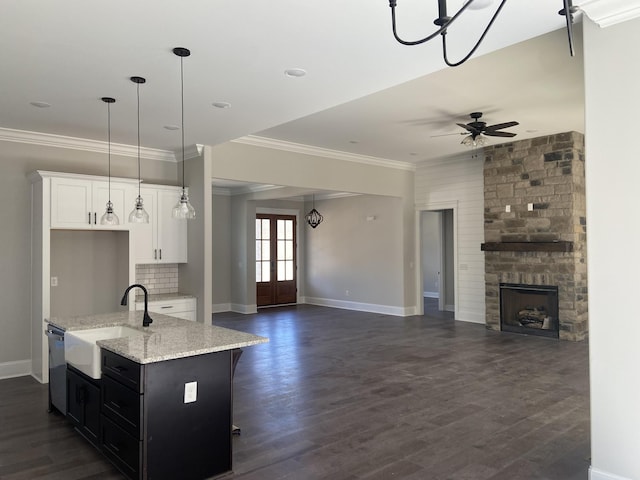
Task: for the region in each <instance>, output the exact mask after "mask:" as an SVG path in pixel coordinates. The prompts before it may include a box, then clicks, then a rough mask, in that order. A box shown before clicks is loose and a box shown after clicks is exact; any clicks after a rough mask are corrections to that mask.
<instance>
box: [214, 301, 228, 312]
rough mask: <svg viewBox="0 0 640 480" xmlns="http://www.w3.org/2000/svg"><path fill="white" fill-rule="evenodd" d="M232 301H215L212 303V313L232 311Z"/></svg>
mask: <svg viewBox="0 0 640 480" xmlns="http://www.w3.org/2000/svg"><path fill="white" fill-rule="evenodd" d="M230 311H231V304H230V303H214V304H213V305H211V313H220V312H230Z"/></svg>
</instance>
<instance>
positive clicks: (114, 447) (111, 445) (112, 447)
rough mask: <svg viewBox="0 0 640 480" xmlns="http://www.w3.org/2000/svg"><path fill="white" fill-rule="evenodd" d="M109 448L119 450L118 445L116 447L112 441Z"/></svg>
mask: <svg viewBox="0 0 640 480" xmlns="http://www.w3.org/2000/svg"><path fill="white" fill-rule="evenodd" d="M109 448H110V449H111V450H113V451H114V452H119V451H120V449H119V448H118V447H116V446H115V445H114V444H113V443H109Z"/></svg>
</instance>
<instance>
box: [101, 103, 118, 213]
mask: <svg viewBox="0 0 640 480" xmlns="http://www.w3.org/2000/svg"><path fill="white" fill-rule="evenodd" d="M102 101H103V102H104V103H106V104H107V132H108V133H107V144H108V157H109V200H107V208H106V210H105V212H104V215H102V217H101V218H100V225H119V224H120V219H119V218H118V215H116V214H115V213H114V212H113V203H111V104H112V103H115V101H116V99H115V98H111V97H102Z"/></svg>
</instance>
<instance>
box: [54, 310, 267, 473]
mask: <svg viewBox="0 0 640 480" xmlns="http://www.w3.org/2000/svg"><path fill="white" fill-rule="evenodd" d="M142 315H143V313H142V312H139V311H138V312H135V311H128V312H118V313H110V314H100V315H87V316H76V317H66V318H51V319H50V320H49V323H50V324H52V325H54V326H56V327H58V328H60V329H62V330H65V332H73V331H78V330H87V329H92V328H101V327H109V326H127V327H130V328H134V329H136V330H137V331H139V332H140V333H139V334H138V333H135V334H133V335H130V336H127V337H123V338H115V339H107V340H100V341H98V342H97V344H98V346H99V347H100V348H101V367H102V379H101V380H100V381H98V388H99V392H100V394H99V405H98V407H97V408H98V410H99V422H97V424H96V425H95V426H94V427H93V429H92V428H89V429H87V428H85V427H84V422H81V423H82V425H78V423H77V422H76V421H74V420H77V417H81V418H80V419H81V420H82V417H83V415H84V413H85V412H86V411H87V410H90V411H96V406H95V405H93V406H91V407H88V406H87V405H86V403H82V402H80V403H78V402H74V398H75V400H78V399H80V400H83V401H84V402H86V397H87V396H88V395H87V392H86V391H85V392H84V393H80V394H78V391H76V392H75V393H74V392H73V391H71V389H72V388H74V386H75V387H76V388H78V387H77V384H78V382H77V381H76V380H78V379H79V380H78V381H80V380H83V378H80V377H82V375H81V374H80V375H79V373H81V372H77V371H75V369H73V368H72V367H68V374H67V398H68V401H69V407H68V417H70V419H71V420H72V422H73V423H75V424H76V428H77V429H78V431H79V432H80V433H82V434H83V435H84V436H85V437H87V438H88V439H89V440H90V441H92V443H94V445H95V446H96V447H97V448H98V449H99V450H100V451H102V453H103V454H104V455H105V456H106V457H107V458H108V459H109V460H111V462H112V463H113V464H114V465H116V466H117V467H118V468H119V469H120V470H121V471H122V473H124V474H125V475H126V476H127V477H128V478H132V479H164V478H181V479H185V480H188V479H191V480H200V479H205V478H212V477H215V476H218V475H222V474H225V473H228V472H230V471H231V470H232V448H231V447H232V436H231V429H232V405H233V393H232V392H233V389H232V352H233V350H234V349H237V348H243V347H248V346H251V345H258V344H260V343H265V342H267V341H268V339H267V338H265V337H260V336H257V335H253V334H250V333H245V332H239V331H236V330H231V329H227V328H222V327H216V326H212V325H203V324H200V323H194V322H190V321H186V320H181V319H178V318H174V317H168V316H166V315H161V314H155V315H153V323H152V324H151V325H150V326H148V327H142ZM70 378H71V381H70ZM74 379H75V380H74ZM86 380H90V379H88V378H87V379H86ZM74 382H75V383H74ZM79 388H80V389H81V390H82V388H84V387H79ZM74 408H75V410H74ZM90 427H91V426H90ZM92 430H97V432H93V431H92ZM87 432H89V433H87ZM92 437H95V438H92Z"/></svg>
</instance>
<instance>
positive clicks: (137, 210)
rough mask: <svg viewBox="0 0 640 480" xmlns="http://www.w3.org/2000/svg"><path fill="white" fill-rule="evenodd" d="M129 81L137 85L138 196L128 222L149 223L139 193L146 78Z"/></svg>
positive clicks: (132, 78) (134, 78)
mask: <svg viewBox="0 0 640 480" xmlns="http://www.w3.org/2000/svg"><path fill="white" fill-rule="evenodd" d="M131 81H132V82H133V83H135V84H136V86H137V90H136V91H137V98H138V198H136V205H135V206H134V207H133V210H132V211H131V213H130V214H129V223H149V214H148V213H147V211H146V210H145V209H144V205H143V203H142V195H141V194H140V183H142V180H141V179H140V84H141V83H145V82H146V81H147V80H146V79H144V78H142V77H131Z"/></svg>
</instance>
